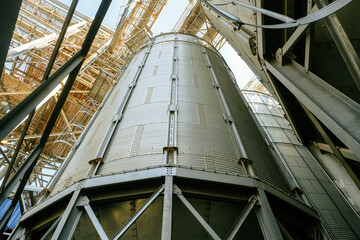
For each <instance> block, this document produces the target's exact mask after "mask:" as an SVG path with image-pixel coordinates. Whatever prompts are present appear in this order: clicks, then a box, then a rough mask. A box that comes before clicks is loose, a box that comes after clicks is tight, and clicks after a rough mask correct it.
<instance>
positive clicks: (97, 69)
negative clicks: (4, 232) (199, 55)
mask: <svg viewBox="0 0 360 240" xmlns="http://www.w3.org/2000/svg"><path fill="white" fill-rule="evenodd" d="M77 2H78V1H77V0H74V1H73V3H72V5H71V6H70V8H69V7H68V6H66V5H64V4H62V3H61V2H59V1H56V0H40V1H39V0H23V1H22V3H21V1H20V2H15V1H12V3H13V6H12V5H7V6H6V7H5V6H4V8H3V11H10V10H11V11H14V15H15V16H16V14H15V13H18V17H17V21H16V23H15V22H13V26H14V28H13V30H14V31H13V32H11V34H10V33H9V36H11V35H12V37H11V41H10V42H9V43H8V44H5V43H4V44H2V50H4V49H5V50H6V51H7V50H8V49H7V47H6V46H9V51H7V53H6V54H5V55H4V56H6V57H5V58H4V61H5V63H4V65H3V64H1V65H2V66H4V70H3V71H2V75H1V81H0V87H1V89H0V90H1V91H0V102H1V110H0V116H1V117H2V119H1V122H0V126H1V150H2V151H1V162H0V179H2V186H1V188H2V189H3V190H2V193H1V199H2V200H3V199H4V198H6V197H8V196H13V194H14V193H15V192H13V191H15V190H16V188H14V187H15V185H11V183H12V182H13V183H17V180H19V179H20V178H23V182H24V186H23V187H22V188H25V190H26V191H25V192H24V193H23V194H22V195H21V196H22V199H23V200H22V202H23V205H24V206H23V207H25V208H26V207H29V206H32V205H33V204H35V203H36V201H37V200H38V199H39V197H40V196H41V194H42V193H41V192H46V186H47V184H48V183H49V182H50V181H51V179H52V177H53V176H54V174H55V173H56V171H57V170H58V168H59V167H60V166H61V164H62V161H63V159H64V158H65V157H66V155H67V154H68V152H69V150H70V148H71V147H72V146H73V145H74V144H75V142H76V139H77V138H78V137H79V136H80V135H81V133H82V130H83V129H84V127H85V126H86V125H87V123H88V122H89V120H90V119H91V116H92V114H93V113H94V112H95V111H96V109H97V107H98V106H99V104H100V103H101V101H102V99H103V98H104V96H105V94H106V93H107V91H108V90H109V89H110V87H111V86H112V84H113V83H114V82H115V80H116V79H117V77H118V75H119V73H120V72H121V70H122V67H123V66H124V64H125V63H126V61H127V59H128V58H129V57H130V56H131V53H132V52H133V51H136V50H137V49H138V48H139V47H141V44H142V43H143V42H144V41H147V39H148V38H149V32H151V27H152V26H153V24H154V22H155V21H156V19H157V17H158V15H159V14H160V12H161V10H162V8H163V6H164V5H165V4H166V1H163V0H159V1H129V2H131V3H130V5H129V6H128V8H127V9H125V10H124V11H123V15H122V20H121V21H120V23H119V25H118V28H117V29H116V31H114V30H111V29H109V28H108V27H105V26H104V25H101V22H102V18H103V16H102V17H101V16H100V17H95V18H94V19H90V18H89V17H86V16H85V15H83V14H81V13H79V12H76V11H75V12H74V10H75V7H76V5H77ZM110 3H111V1H109V0H106V1H105V0H104V1H102V3H101V4H102V5H101V7H102V6H104V4H105V5H108V4H110ZM20 4H21V5H20ZM17 7H18V8H17ZM105 13H106V10H105V7H103V8H102V9H100V10H99V12H98V14H102V15H105ZM10 20H11V19H10V18H9V19H8V20H7V21H6V22H8V23H9V25H7V24H5V23H4V24H3V28H4V31H5V30H8V29H10V30H11V25H10V24H11V21H10ZM6 25H7V26H6ZM5 26H6V29H5ZM144 31H145V32H146V34H139V32H144ZM133 37H136V44H135V43H134V41H133V42H131V41H130V40H131V38H133ZM5 40H6V39H5V38H4V39H3V41H4V42H5ZM4 46H5V47H4ZM72 82H73V83H72ZM65 89H66V92H67V94H65V93H64V90H65ZM67 95H68V96H67ZM44 133H45V134H44ZM34 151H36V153H35V152H34ZM34 154H35V155H34ZM32 156H33V158H32ZM37 159H39V160H37ZM30 161H31V162H30ZM31 169H33V171H30V170H31ZM15 173H16V174H15ZM23 174H25V175H23ZM18 189H19V191H20V189H21V188H20V187H18ZM19 191H18V192H19ZM19 194H21V191H20V193H19ZM19 194H18V195H19ZM18 197H20V195H19V196H18ZM2 226H3V225H2Z"/></svg>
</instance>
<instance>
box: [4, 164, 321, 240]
mask: <svg viewBox="0 0 360 240" xmlns="http://www.w3.org/2000/svg"><path fill="white" fill-rule="evenodd" d="M250 167H251V166H250ZM91 169H93V167H92V166H90V167H89V171H91ZM160 176H161V178H160V179H159V177H160ZM174 177H176V178H175V180H174ZM149 179H158V181H156V183H152V184H151V185H149V186H150V187H149V186H148V187H145V188H144V189H142V187H141V186H142V185H141V184H140V185H139V184H138V185H137V186H138V187H135V189H133V190H132V193H131V194H127V195H126V198H123V197H124V196H123V195H122V194H123V192H122V191H121V187H120V188H119V187H115V188H114V191H113V193H112V194H111V195H108V194H107V193H106V192H103V191H102V188H104V187H107V186H116V185H117V184H119V183H122V185H121V186H122V187H124V186H126V184H131V183H134V182H137V183H139V181H142V182H143V184H145V185H144V186H146V181H148V180H149ZM181 179H182V180H181ZM197 180H200V181H201V180H211V181H212V182H213V183H214V184H216V183H217V184H219V183H220V184H223V185H222V187H223V188H224V189H225V188H227V187H226V185H227V184H229V186H230V185H231V186H233V187H235V186H236V187H237V188H238V190H237V191H240V192H241V194H237V196H236V197H234V196H230V195H229V193H227V192H226V191H223V190H224V189H221V188H217V190H216V191H214V189H213V191H209V189H208V188H206V187H205V189H201V188H199V187H198V186H197V185H196V184H195V185H194V184H191V186H193V187H190V188H189V186H188V185H186V184H185V185H184V182H183V181H197ZM210 188H213V186H212V187H210ZM85 189H87V190H85ZM115 189H116V190H115ZM240 189H242V190H240ZM119 190H120V191H119ZM194 194H196V196H201V198H204V199H209V201H211V200H210V199H212V198H214V199H216V198H219V197H220V199H223V200H228V201H229V200H231V201H235V202H237V203H242V204H243V207H241V209H239V210H240V212H239V215H238V216H237V217H236V218H235V219H234V221H233V222H231V223H230V224H231V225H230V226H229V228H228V230H227V232H226V233H224V232H222V233H221V235H220V234H219V233H218V230H216V228H217V226H216V225H214V223H213V222H211V221H209V219H208V218H207V217H204V214H203V212H199V210H198V209H199V206H197V205H194V204H193V203H192V202H193V199H194V196H195V195H194ZM271 195H273V196H277V197H278V198H279V200H278V201H280V202H283V204H290V205H291V206H293V207H294V208H295V209H296V211H297V212H298V213H299V214H304V216H305V215H306V216H307V219H308V221H309V222H316V221H317V218H318V217H317V215H316V212H315V211H314V210H313V209H311V208H310V207H308V206H307V205H305V204H303V203H302V202H301V201H298V200H296V199H295V198H293V197H292V196H287V195H286V194H284V193H283V192H282V191H279V190H276V189H275V188H273V186H270V185H268V184H267V183H265V182H262V181H261V180H259V179H258V178H256V177H251V176H249V175H247V174H244V175H239V174H238V175H231V174H221V173H214V172H212V171H204V170H201V169H188V168H182V167H180V166H178V165H173V164H165V165H163V166H161V167H156V168H151V169H149V168H146V169H145V168H144V169H137V170H136V171H128V172H126V173H125V172H124V173H119V174H112V175H108V176H100V175H96V176H92V177H86V178H84V179H83V180H82V181H81V182H78V183H76V184H74V185H72V186H71V187H69V188H67V189H65V190H64V191H61V192H59V193H57V194H56V195H54V197H52V198H48V199H46V200H45V201H43V202H42V203H41V204H40V205H37V206H35V207H34V208H32V209H30V210H29V211H27V212H26V213H25V214H24V216H23V218H22V222H21V223H20V225H19V226H18V227H17V228H16V230H15V231H14V233H13V234H12V236H11V238H10V239H18V238H21V237H25V236H31V235H28V234H29V232H28V231H27V228H28V226H29V225H28V223H29V220H31V219H34V218H38V217H40V216H41V215H42V213H43V212H44V211H48V213H49V215H48V216H43V217H44V221H46V222H47V223H45V224H44V225H43V227H45V228H47V230H46V231H44V232H43V233H42V234H41V233H40V235H37V237H38V238H39V239H48V238H51V239H71V238H72V237H75V238H76V237H80V238H81V237H84V236H85V235H86V234H89V233H86V232H87V231H86V232H83V233H82V232H81V231H80V230H79V229H80V228H81V225H82V224H83V221H84V220H83V219H84V215H86V216H87V217H88V218H89V220H90V222H89V223H91V224H92V226H93V227H94V228H92V227H89V229H88V231H90V233H91V234H97V235H98V236H99V238H100V239H114V240H115V239H121V237H122V236H124V235H125V234H129V232H130V231H131V230H132V233H131V234H132V235H133V236H134V234H135V235H136V234H137V233H136V231H137V230H135V232H134V229H136V224H135V223H136V222H137V221H138V220H139V219H140V218H141V217H142V216H143V215H147V214H149V211H147V210H148V209H150V208H151V209H152V213H153V212H154V211H160V212H161V209H160V208H163V209H164V211H162V213H161V217H162V219H163V220H165V219H166V220H168V221H162V223H161V221H158V222H157V224H158V225H160V226H161V239H171V236H173V234H175V233H174V229H175V228H177V227H178V226H176V225H172V224H171V223H172V221H174V219H175V217H176V216H175V215H174V214H173V212H174V211H175V209H174V207H173V204H172V203H173V202H174V201H175V200H179V201H177V205H176V208H179V205H178V204H179V203H180V205H183V206H184V207H185V209H186V210H185V211H188V212H189V213H190V215H188V216H189V217H190V218H191V219H187V221H191V222H194V221H195V222H198V223H199V224H200V225H199V226H201V227H202V228H203V229H204V231H205V235H208V236H209V237H210V238H212V239H226V240H230V239H234V238H235V237H236V236H237V235H238V234H240V232H241V231H246V229H244V228H243V230H241V227H242V226H243V225H244V224H245V223H246V222H248V221H251V220H249V215H252V216H253V217H255V219H256V220H255V221H257V222H258V224H259V232H258V233H257V235H259V236H262V237H263V238H264V239H269V240H270V239H284V237H283V236H286V237H291V235H292V234H290V233H289V231H288V229H287V227H284V226H283V225H282V223H281V222H280V220H279V219H278V217H277V216H275V213H274V212H273V211H274V210H272V205H271V204H270V202H269V200H268V198H269V196H271ZM139 197H140V198H142V199H143V201H141V202H142V203H141V204H140V205H138V206H136V209H133V210H131V209H130V211H131V215H130V216H129V217H126V216H128V215H127V214H126V216H124V217H125V219H124V218H122V219H121V223H120V224H119V223H118V222H116V226H119V227H118V228H115V229H114V228H112V229H111V230H110V229H109V228H108V226H106V221H107V220H106V218H107V217H110V216H107V217H106V216H105V215H102V216H99V215H98V214H96V213H95V212H98V211H99V209H101V207H102V204H101V201H103V200H106V201H107V202H108V203H116V202H118V203H121V202H123V201H127V200H129V199H134V201H136V199H138V198H139ZM159 198H162V199H163V201H162V204H161V205H160V206H159V204H155V202H156V201H157V200H159ZM175 198H177V199H175ZM190 198H191V199H190ZM64 199H67V200H65V202H64ZM280 199H281V200H280ZM59 202H62V203H63V204H62V209H61V213H60V215H59V214H57V216H56V217H55V218H52V219H51V220H49V219H48V218H49V217H50V216H52V214H53V210H55V209H54V208H52V206H54V205H55V204H57V203H59ZM157 202H158V203H159V201H157ZM273 203H274V202H273ZM223 206H226V205H223ZM114 211H116V210H114ZM125 211H128V209H127V208H126V207H125V208H123V209H122V213H123V214H125ZM112 215H114V213H112ZM115 215H116V214H115ZM147 217H149V215H147ZM110 218H112V217H110ZM253 220H254V218H253ZM253 220H252V221H253ZM110 221H111V220H110ZM252 223H254V222H252ZM112 224H113V225H114V224H115V222H113V223H112ZM134 224H135V225H134ZM134 226H135V228H134ZM37 227H38V226H37ZM105 227H106V228H105ZM192 228H193V230H194V231H198V229H197V228H198V226H195V225H194V226H192ZM109 230H110V231H109ZM114 230H115V231H114ZM35 232H36V231H35ZM79 234H80V235H79ZM84 234H85V235H84ZM159 235H160V234H159ZM220 236H221V237H220ZM31 237H34V236H31ZM159 237H160V236H159ZM290 239H291V238H290Z"/></svg>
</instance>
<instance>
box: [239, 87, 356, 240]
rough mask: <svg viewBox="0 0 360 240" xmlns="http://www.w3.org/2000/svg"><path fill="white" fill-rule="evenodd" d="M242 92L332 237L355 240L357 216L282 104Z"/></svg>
mask: <svg viewBox="0 0 360 240" xmlns="http://www.w3.org/2000/svg"><path fill="white" fill-rule="evenodd" d="M242 93H243V95H244V96H245V98H246V100H247V102H248V103H249V104H250V106H251V109H252V110H253V112H254V114H255V116H256V118H257V119H258V121H259V123H260V124H261V126H262V127H263V129H264V130H265V132H266V134H267V136H268V137H269V140H270V141H271V143H272V144H273V146H274V148H275V150H276V151H277V152H278V154H279V156H280V157H281V159H282V160H283V163H284V165H285V166H287V169H288V171H289V173H291V175H292V177H293V181H295V182H296V185H297V186H298V187H300V189H302V191H303V192H304V193H305V196H306V198H307V200H308V201H309V202H310V204H311V205H312V206H314V207H315V209H317V211H318V212H319V214H320V216H321V217H322V219H323V220H324V224H325V228H327V230H328V232H329V234H332V237H334V238H336V237H339V236H342V239H356V234H359V233H360V231H359V229H360V223H359V218H358V216H357V214H356V213H355V212H354V209H352V208H351V207H350V205H349V203H348V202H347V201H346V200H345V198H344V197H343V196H342V193H340V191H339V190H338V189H337V187H336V186H335V184H334V183H333V182H332V181H331V180H330V178H329V177H328V176H327V174H326V173H325V171H324V170H323V169H322V168H321V166H320V165H319V164H318V162H317V161H316V160H315V158H314V157H313V156H312V155H311V153H310V152H309V150H308V149H307V148H306V147H304V146H303V145H302V144H301V143H300V142H299V141H298V139H297V138H296V136H295V133H294V131H293V130H292V129H291V127H290V124H289V122H288V121H287V120H286V119H285V117H284V116H283V113H282V110H281V107H280V106H279V104H278V103H277V102H276V101H275V100H274V98H273V97H272V96H270V95H267V94H263V93H259V92H254V91H247V90H244V91H242ZM350 200H351V199H350ZM353 204H354V205H357V203H356V202H355V203H354V202H353Z"/></svg>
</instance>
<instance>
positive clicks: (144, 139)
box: [53, 34, 244, 193]
mask: <svg viewBox="0 0 360 240" xmlns="http://www.w3.org/2000/svg"><path fill="white" fill-rule="evenodd" d="M174 45H176V46H177V48H176V58H175V59H174V49H175V48H174ZM206 46H207V45H206V43H204V42H202V41H201V40H199V39H198V38H197V37H193V36H189V35H180V34H179V35H174V34H169V35H160V36H158V37H156V38H155V39H154V43H153V44H152V46H150V45H149V46H148V47H146V48H144V49H142V50H141V51H140V52H139V53H137V55H136V56H134V57H133V59H132V60H131V62H130V63H129V65H128V67H127V68H126V70H124V73H123V74H122V77H121V78H120V79H119V81H118V83H117V84H116V85H115V87H114V89H113V91H112V93H111V95H110V96H109V98H108V99H107V101H106V102H105V103H104V106H103V108H102V109H101V110H99V111H100V112H99V114H98V115H97V117H96V119H95V121H94V123H93V125H92V126H91V128H90V129H89V131H88V133H87V134H86V136H85V137H84V139H83V141H82V142H81V143H80V145H79V147H78V150H77V151H76V153H75V154H74V155H73V156H72V157H71V159H69V160H68V161H69V164H68V165H67V167H66V168H65V170H64V172H63V173H62V175H61V177H60V179H59V181H58V183H57V184H56V186H55V188H54V191H53V193H56V192H57V191H59V190H61V189H63V188H65V187H67V186H69V185H70V184H72V183H74V182H76V181H78V180H80V179H81V178H83V177H85V176H86V173H87V171H88V169H89V163H88V162H89V161H90V160H92V159H94V158H95V156H96V154H97V151H98V148H99V146H100V145H101V143H102V141H103V139H104V137H105V135H106V132H107V131H108V129H109V125H110V124H112V121H113V120H114V114H115V112H116V109H118V108H119V106H120V104H121V103H122V102H123V101H124V98H125V97H126V95H127V91H128V89H129V85H130V83H132V82H133V81H134V78H136V76H137V75H136V74H137V72H138V69H139V65H140V67H141V63H142V62H143V60H144V58H145V55H146V54H145V52H147V51H149V55H148V57H147V59H146V61H145V63H144V65H143V67H141V72H140V75H139V76H138V78H137V81H136V85H135V86H134V87H133V88H132V92H131V95H130V97H129V98H128V100H127V102H126V106H125V108H124V111H123V114H122V116H121V119H120V120H119V123H118V124H117V126H116V128H115V130H114V132H113V135H112V137H111V140H110V142H109V144H108V146H107V148H106V151H105V153H104V155H103V163H102V164H101V165H100V167H99V169H98V170H97V172H96V174H97V175H99V174H110V173H116V172H122V171H127V170H132V169H135V168H144V167H153V166H158V165H161V164H165V163H167V162H166V158H165V156H164V152H163V151H164V147H167V146H166V145H167V143H166V141H167V140H166V139H167V135H168V134H169V133H168V128H169V125H168V124H169V122H168V121H169V108H170V107H169V103H170V92H171V86H172V85H171V84H172V79H174V77H175V78H176V79H177V81H176V82H177V85H176V91H177V100H176V105H177V106H176V109H173V110H175V111H177V122H176V133H175V138H176V141H175V143H176V146H175V147H177V153H176V158H175V161H176V162H174V163H175V164H178V165H182V166H189V167H194V168H202V169H209V170H214V171H217V170H218V171H222V172H232V173H237V174H243V173H244V170H243V169H242V166H241V164H239V163H238V159H239V154H238V150H237V147H236V144H235V142H234V140H233V136H232V134H233V133H232V132H231V129H230V128H229V126H228V123H227V122H226V121H225V120H224V118H223V107H222V105H221V102H220V100H219V98H218V96H217V94H216V89H215V88H214V86H213V84H212V78H211V75H210V72H209V69H208V66H207V64H206V60H205V58H204V54H203V53H202V49H203V48H204V47H206ZM209 51H210V50H209ZM211 51H213V50H211ZM214 56H217V61H218V62H219V64H223V63H222V61H221V59H220V57H219V56H218V55H215V54H214ZM174 64H176V66H175V65H174ZM174 66H175V67H176V74H175V75H176V76H174V71H175V70H174ZM224 74H225V75H226V74H228V73H227V72H225V73H224Z"/></svg>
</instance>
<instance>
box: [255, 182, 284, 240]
mask: <svg viewBox="0 0 360 240" xmlns="http://www.w3.org/2000/svg"><path fill="white" fill-rule="evenodd" d="M258 197H259V201H260V206H259V207H257V208H255V213H256V216H257V219H258V221H259V225H260V228H261V231H262V233H263V236H264V239H265V240H273V239H278V240H282V239H283V237H282V235H281V232H280V228H279V226H278V224H277V222H276V218H275V216H274V213H273V212H272V210H271V207H270V204H269V202H268V200H267V197H266V195H265V192H264V190H262V189H258Z"/></svg>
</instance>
